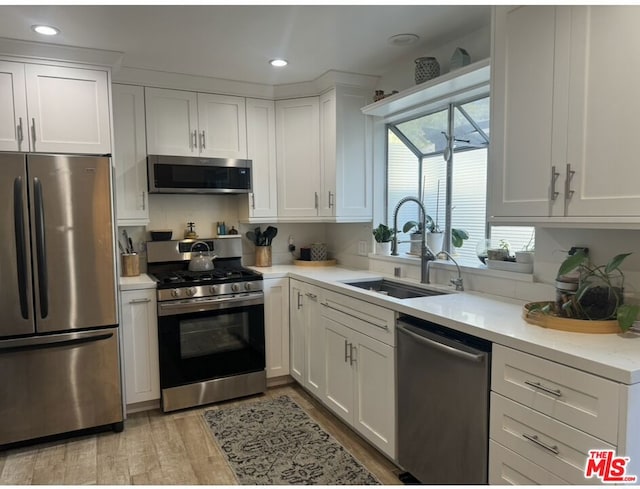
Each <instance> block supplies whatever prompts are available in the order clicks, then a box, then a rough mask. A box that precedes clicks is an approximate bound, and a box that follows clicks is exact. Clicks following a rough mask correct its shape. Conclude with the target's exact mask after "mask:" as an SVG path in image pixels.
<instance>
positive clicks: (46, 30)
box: [31, 25, 60, 36]
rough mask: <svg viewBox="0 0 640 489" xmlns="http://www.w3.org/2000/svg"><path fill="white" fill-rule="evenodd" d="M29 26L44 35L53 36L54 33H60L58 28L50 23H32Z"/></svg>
mask: <svg viewBox="0 0 640 489" xmlns="http://www.w3.org/2000/svg"><path fill="white" fill-rule="evenodd" d="M31 28H32V29H33V30H34V31H36V32H37V33H38V34H43V35H45V36H55V35H56V34H60V29H58V28H56V27H52V26H50V25H32V26H31Z"/></svg>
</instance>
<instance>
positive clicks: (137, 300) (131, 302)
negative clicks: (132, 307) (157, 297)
mask: <svg viewBox="0 0 640 489" xmlns="http://www.w3.org/2000/svg"><path fill="white" fill-rule="evenodd" d="M145 302H151V299H149V298H145V299H133V300H130V301H129V304H144V303H145Z"/></svg>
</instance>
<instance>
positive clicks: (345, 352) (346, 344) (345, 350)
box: [344, 340, 349, 363]
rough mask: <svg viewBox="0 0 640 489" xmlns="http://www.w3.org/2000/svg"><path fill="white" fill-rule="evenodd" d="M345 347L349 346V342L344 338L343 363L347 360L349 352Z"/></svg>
mask: <svg viewBox="0 0 640 489" xmlns="http://www.w3.org/2000/svg"><path fill="white" fill-rule="evenodd" d="M347 348H349V343H347V340H344V363H347V362H348V361H349V353H348V352H347Z"/></svg>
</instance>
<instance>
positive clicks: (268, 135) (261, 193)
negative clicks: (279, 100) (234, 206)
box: [247, 99, 278, 217]
mask: <svg viewBox="0 0 640 489" xmlns="http://www.w3.org/2000/svg"><path fill="white" fill-rule="evenodd" d="M247 158H249V159H250V160H251V161H252V167H251V169H252V171H253V192H252V193H251V194H250V195H249V217H276V216H277V215H278V200H277V196H278V192H277V186H278V180H277V178H276V116H275V103H274V102H272V101H270V100H258V99H247Z"/></svg>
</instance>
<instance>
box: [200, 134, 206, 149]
mask: <svg viewBox="0 0 640 489" xmlns="http://www.w3.org/2000/svg"><path fill="white" fill-rule="evenodd" d="M200 145H201V146H202V149H207V138H206V136H205V134H204V129H203V130H202V143H200Z"/></svg>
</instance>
